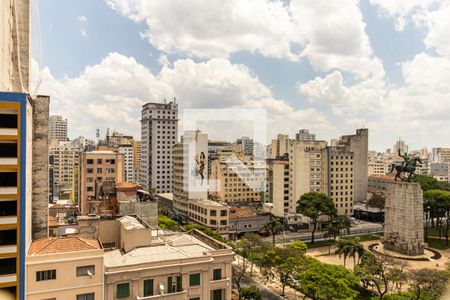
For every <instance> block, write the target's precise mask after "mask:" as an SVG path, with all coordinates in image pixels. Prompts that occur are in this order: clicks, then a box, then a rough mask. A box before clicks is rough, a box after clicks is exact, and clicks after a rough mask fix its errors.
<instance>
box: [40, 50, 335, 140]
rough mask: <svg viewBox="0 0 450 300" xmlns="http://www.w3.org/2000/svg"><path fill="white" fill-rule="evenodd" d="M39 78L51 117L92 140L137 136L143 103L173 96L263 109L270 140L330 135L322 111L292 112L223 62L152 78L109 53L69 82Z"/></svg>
mask: <svg viewBox="0 0 450 300" xmlns="http://www.w3.org/2000/svg"><path fill="white" fill-rule="evenodd" d="M34 74H35V73H34ZM42 74H43V84H42V86H41V88H40V90H39V93H40V94H48V95H50V96H51V113H53V114H62V115H65V116H67V117H68V118H69V123H70V125H69V127H70V129H69V131H70V136H75V135H79V134H82V135H85V136H93V135H94V133H95V128H101V129H103V130H104V129H105V128H111V129H117V130H120V131H124V132H125V133H129V134H133V135H135V136H137V137H139V132H140V123H139V119H140V111H141V106H142V104H144V103H146V102H150V101H154V102H160V101H162V99H164V98H167V99H171V98H172V97H177V98H178V99H179V102H180V105H181V108H183V107H186V108H221V107H224V108H225V107H226V108H230V107H234V108H263V109H266V110H267V114H268V117H269V124H268V126H269V128H270V132H269V134H270V136H274V135H275V134H276V133H277V132H286V131H288V132H290V133H291V134H293V132H295V131H296V130H297V129H298V128H299V126H301V127H309V128H311V129H312V130H315V131H317V132H319V133H323V134H327V135H328V134H331V133H333V132H335V128H334V127H333V126H331V124H330V123H329V121H328V120H327V118H326V116H325V115H324V114H323V113H321V112H318V111H316V110H315V109H312V108H306V109H299V110H295V109H293V108H292V107H291V106H290V105H289V104H287V103H286V102H285V101H283V100H279V99H275V98H274V97H273V95H272V93H271V91H270V89H269V88H268V87H266V86H265V85H264V84H262V83H261V81H260V80H259V79H258V77H257V76H256V75H255V74H253V73H252V72H251V71H250V70H249V69H248V68H247V67H245V66H244V65H236V64H231V63H230V62H229V61H228V60H225V59H211V60H209V61H207V62H202V63H195V62H194V61H192V60H191V59H184V60H178V61H175V62H174V63H173V66H172V67H170V66H169V65H166V66H164V67H163V68H162V70H161V71H160V73H159V74H152V72H151V70H149V69H148V68H146V67H144V66H142V65H140V64H139V63H138V62H136V60H135V59H134V58H132V57H126V56H123V55H120V54H118V53H110V54H109V55H108V56H107V57H105V58H104V59H103V60H102V61H101V62H100V63H99V64H97V65H93V66H87V67H86V68H85V70H84V71H83V72H82V73H81V74H79V75H78V76H76V77H74V78H69V77H66V78H64V79H61V80H59V79H56V78H54V77H53V76H52V74H51V72H50V70H49V69H48V68H45V69H44V70H43V72H42ZM34 76H36V75H34ZM219 112H220V111H219Z"/></svg>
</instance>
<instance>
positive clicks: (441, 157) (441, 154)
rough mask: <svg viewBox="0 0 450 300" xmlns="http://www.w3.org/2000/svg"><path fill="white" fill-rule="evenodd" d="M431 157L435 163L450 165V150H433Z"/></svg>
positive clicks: (440, 148)
mask: <svg viewBox="0 0 450 300" xmlns="http://www.w3.org/2000/svg"><path fill="white" fill-rule="evenodd" d="M431 157H432V162H433V163H450V148H443V147H439V148H433V149H432V150H431Z"/></svg>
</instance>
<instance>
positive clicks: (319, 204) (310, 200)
mask: <svg viewBox="0 0 450 300" xmlns="http://www.w3.org/2000/svg"><path fill="white" fill-rule="evenodd" d="M296 210H297V213H299V214H302V215H304V216H307V217H309V218H311V220H312V223H313V230H312V232H311V244H314V233H315V232H316V229H317V222H318V221H319V217H320V216H323V215H326V216H330V217H332V216H335V215H336V208H335V207H334V203H333V200H332V199H331V198H330V197H327V195H325V194H323V193H317V192H310V193H306V194H303V195H302V196H301V197H300V199H299V200H298V201H297V208H296Z"/></svg>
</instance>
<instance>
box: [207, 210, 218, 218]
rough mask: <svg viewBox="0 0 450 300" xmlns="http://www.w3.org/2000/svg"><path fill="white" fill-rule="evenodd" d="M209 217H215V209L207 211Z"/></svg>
mask: <svg viewBox="0 0 450 300" xmlns="http://www.w3.org/2000/svg"><path fill="white" fill-rule="evenodd" d="M209 215H210V216H211V217H215V216H217V211H216V210H215V209H211V210H210V211H209Z"/></svg>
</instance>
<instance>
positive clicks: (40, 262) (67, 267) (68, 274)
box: [26, 236, 104, 300]
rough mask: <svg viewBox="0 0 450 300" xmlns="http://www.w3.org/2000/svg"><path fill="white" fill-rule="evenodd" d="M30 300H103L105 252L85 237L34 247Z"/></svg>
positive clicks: (30, 263)
mask: <svg viewBox="0 0 450 300" xmlns="http://www.w3.org/2000/svg"><path fill="white" fill-rule="evenodd" d="M26 269H27V292H26V293H27V296H26V299H27V300H42V299H77V300H79V299H80V300H97V299H98V300H101V299H103V280H104V267H103V248H102V246H101V243H100V242H99V241H98V240H94V239H87V238H81V237H74V236H70V237H57V238H43V239H39V240H36V241H33V243H32V244H31V246H30V250H29V252H28V256H27V262H26Z"/></svg>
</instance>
